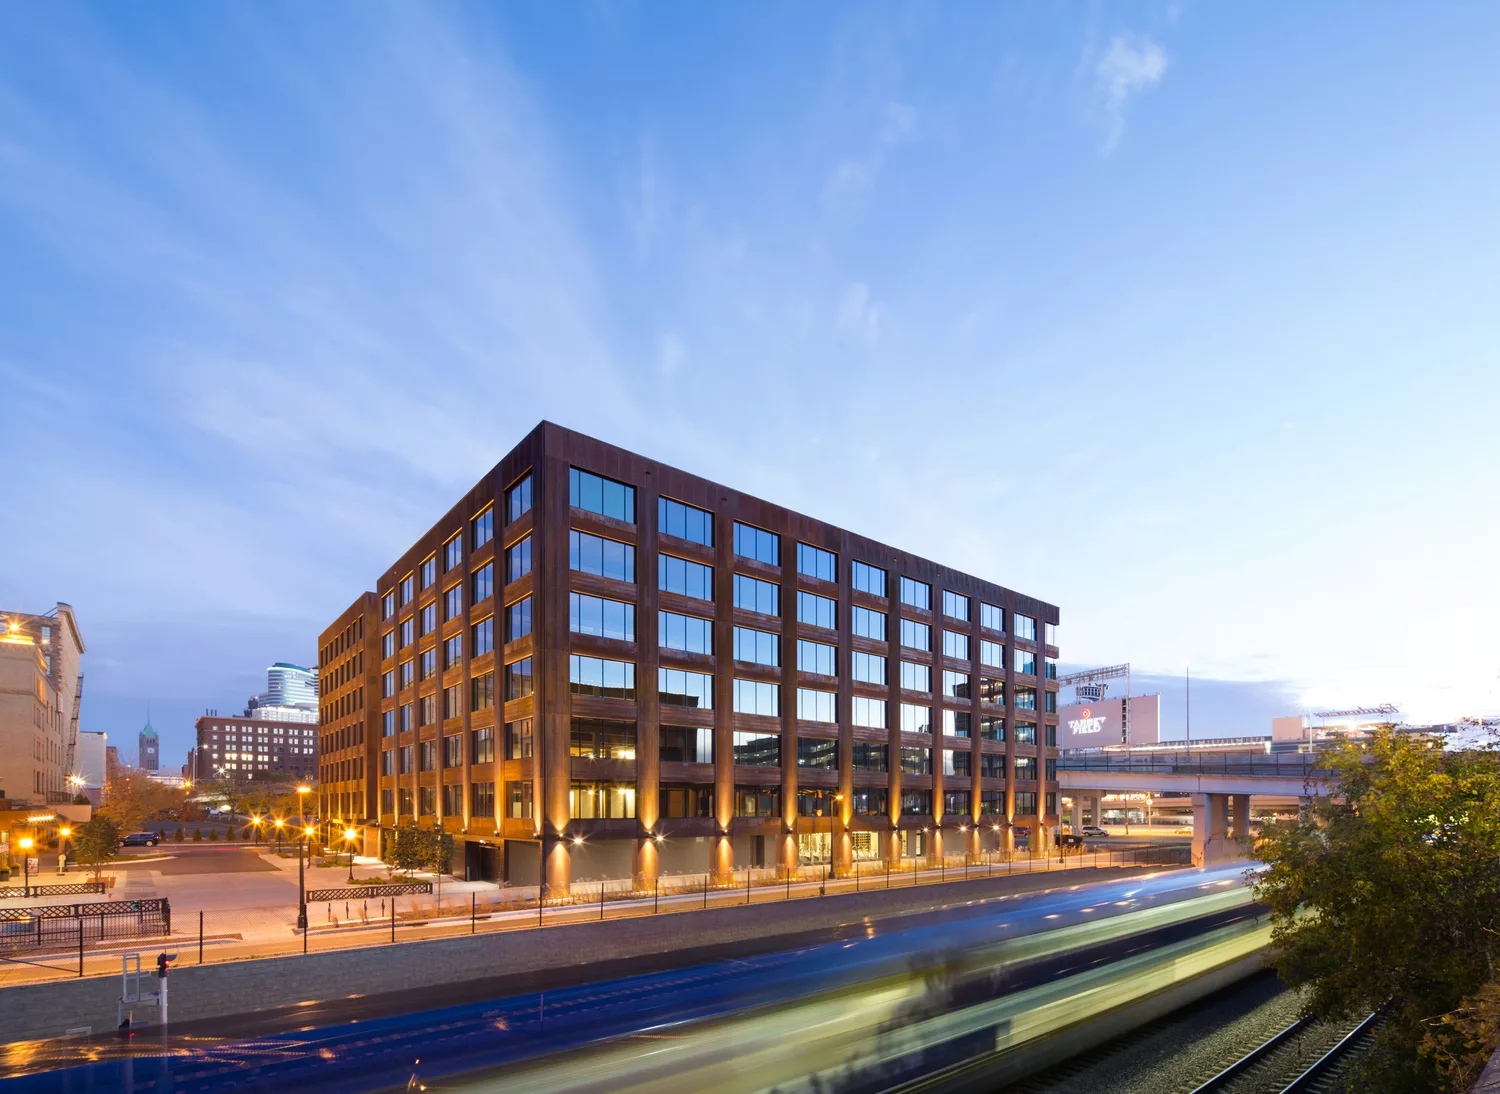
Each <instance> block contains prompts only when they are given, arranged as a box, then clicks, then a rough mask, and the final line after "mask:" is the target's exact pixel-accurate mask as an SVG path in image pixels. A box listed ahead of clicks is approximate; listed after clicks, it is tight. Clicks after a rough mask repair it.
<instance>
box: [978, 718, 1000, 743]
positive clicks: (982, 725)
mask: <svg viewBox="0 0 1500 1094" xmlns="http://www.w3.org/2000/svg"><path fill="white" fill-rule="evenodd" d="M979 739H980V740H981V741H1003V740H1005V719H1004V718H996V717H995V716H994V715H992V714H981V715H980V716H979Z"/></svg>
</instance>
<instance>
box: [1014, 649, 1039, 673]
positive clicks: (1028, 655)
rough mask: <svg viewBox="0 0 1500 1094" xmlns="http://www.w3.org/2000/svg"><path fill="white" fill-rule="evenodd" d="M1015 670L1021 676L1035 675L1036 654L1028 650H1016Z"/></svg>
mask: <svg viewBox="0 0 1500 1094" xmlns="http://www.w3.org/2000/svg"><path fill="white" fill-rule="evenodd" d="M1016 671H1017V672H1018V673H1020V674H1021V675H1022V676H1035V675H1036V654H1034V653H1032V652H1031V651H1030V650H1021V649H1018V650H1016Z"/></svg>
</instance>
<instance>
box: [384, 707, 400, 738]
mask: <svg viewBox="0 0 1500 1094" xmlns="http://www.w3.org/2000/svg"><path fill="white" fill-rule="evenodd" d="M395 733H396V712H395V711H394V710H383V711H381V712H380V735H381V736H382V737H392V736H394V735H395Z"/></svg>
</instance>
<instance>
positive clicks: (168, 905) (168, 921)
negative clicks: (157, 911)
mask: <svg viewBox="0 0 1500 1094" xmlns="http://www.w3.org/2000/svg"><path fill="white" fill-rule="evenodd" d="M161 921H162V925H163V927H164V928H165V929H164V931H163V932H162V934H163V936H164V937H165V936H169V935H171V933H172V901H171V900H170V899H168V898H167V897H162V898H161Z"/></svg>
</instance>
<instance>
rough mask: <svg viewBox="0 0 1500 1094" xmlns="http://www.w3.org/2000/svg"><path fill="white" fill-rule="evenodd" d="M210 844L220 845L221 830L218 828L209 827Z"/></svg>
mask: <svg viewBox="0 0 1500 1094" xmlns="http://www.w3.org/2000/svg"><path fill="white" fill-rule="evenodd" d="M208 842H209V843H218V842H219V830H218V829H217V828H214V827H212V826H210V827H209V829H208Z"/></svg>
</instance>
